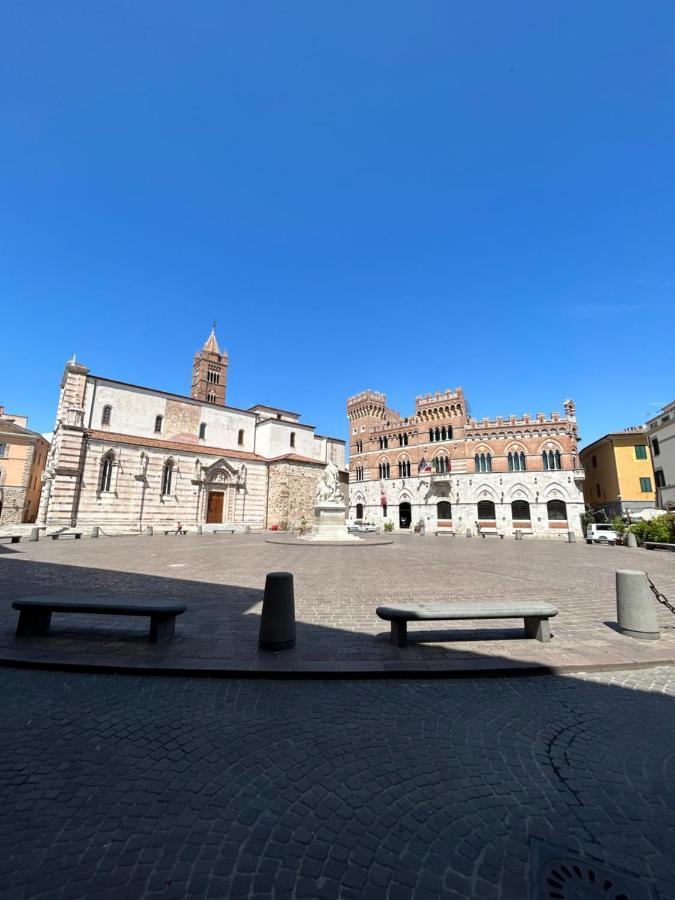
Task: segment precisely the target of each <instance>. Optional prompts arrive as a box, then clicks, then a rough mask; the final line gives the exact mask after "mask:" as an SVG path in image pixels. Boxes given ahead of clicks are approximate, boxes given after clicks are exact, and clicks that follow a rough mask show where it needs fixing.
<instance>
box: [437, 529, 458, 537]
mask: <svg viewBox="0 0 675 900" xmlns="http://www.w3.org/2000/svg"><path fill="white" fill-rule="evenodd" d="M434 534H435V535H436V537H438V535H439V534H451V535H452V536H453V537H455V536H456V534H457V532H456V531H455V529H454V528H439V529H438V531H434Z"/></svg>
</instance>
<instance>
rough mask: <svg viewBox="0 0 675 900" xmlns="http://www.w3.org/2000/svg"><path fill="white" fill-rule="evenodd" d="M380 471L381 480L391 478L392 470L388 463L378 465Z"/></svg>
mask: <svg viewBox="0 0 675 900" xmlns="http://www.w3.org/2000/svg"><path fill="white" fill-rule="evenodd" d="M378 469H379V472H380V478H389V477H390V471H391V470H390V468H389V463H388V462H381V463H380V464H379V465H378Z"/></svg>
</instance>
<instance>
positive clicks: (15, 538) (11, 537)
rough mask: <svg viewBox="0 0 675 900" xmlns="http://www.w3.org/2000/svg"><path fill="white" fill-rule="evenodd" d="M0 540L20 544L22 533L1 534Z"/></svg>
mask: <svg viewBox="0 0 675 900" xmlns="http://www.w3.org/2000/svg"><path fill="white" fill-rule="evenodd" d="M0 541H10V543H12V544H18V543H20V541H21V535H20V534H0Z"/></svg>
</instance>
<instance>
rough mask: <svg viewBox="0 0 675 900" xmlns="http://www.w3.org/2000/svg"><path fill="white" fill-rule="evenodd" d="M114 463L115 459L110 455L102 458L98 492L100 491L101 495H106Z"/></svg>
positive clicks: (107, 454)
mask: <svg viewBox="0 0 675 900" xmlns="http://www.w3.org/2000/svg"><path fill="white" fill-rule="evenodd" d="M114 461H115V458H114V456H113V454H112V453H106V455H105V456H104V457H103V461H102V463H101V478H100V481H99V490H100V491H101V493H106V492H107V491H109V490H110V485H111V482H112V471H113V463H114Z"/></svg>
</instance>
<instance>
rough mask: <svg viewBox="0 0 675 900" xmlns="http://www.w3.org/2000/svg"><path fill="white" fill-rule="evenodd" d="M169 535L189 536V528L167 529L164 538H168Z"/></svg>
mask: <svg viewBox="0 0 675 900" xmlns="http://www.w3.org/2000/svg"><path fill="white" fill-rule="evenodd" d="M167 534H187V528H167V530H166V531H165V532H164V537H166V536H167Z"/></svg>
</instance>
